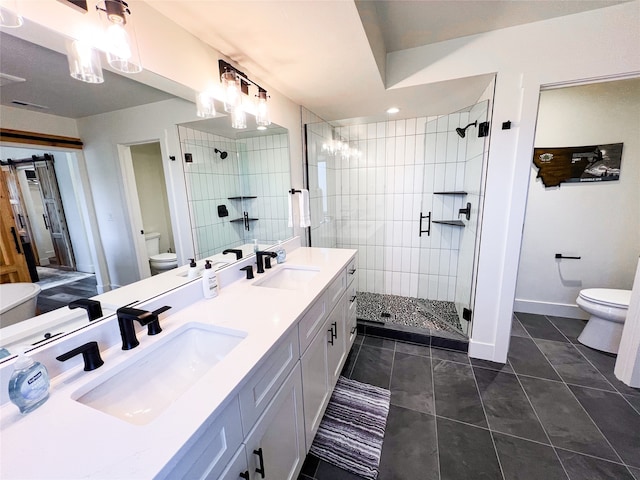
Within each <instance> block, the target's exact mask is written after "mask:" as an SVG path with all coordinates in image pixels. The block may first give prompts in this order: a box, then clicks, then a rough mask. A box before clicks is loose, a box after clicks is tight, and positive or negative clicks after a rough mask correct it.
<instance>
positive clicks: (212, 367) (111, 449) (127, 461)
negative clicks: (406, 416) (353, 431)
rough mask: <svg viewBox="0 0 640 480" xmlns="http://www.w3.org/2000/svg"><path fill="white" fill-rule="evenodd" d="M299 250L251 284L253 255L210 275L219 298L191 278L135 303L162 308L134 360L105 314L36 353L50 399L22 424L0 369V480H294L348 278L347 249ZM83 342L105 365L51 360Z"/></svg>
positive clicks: (336, 344) (352, 324) (321, 392)
mask: <svg viewBox="0 0 640 480" xmlns="http://www.w3.org/2000/svg"><path fill="white" fill-rule="evenodd" d="M292 245H293V247H292ZM296 246H297V245H295V244H294V243H291V244H289V245H288V246H287V254H288V256H287V261H286V262H285V263H283V264H277V265H276V264H275V262H274V265H273V268H271V269H270V270H266V272H265V273H264V274H260V275H256V276H255V278H254V279H251V280H249V279H246V278H245V274H244V272H243V271H241V270H240V268H242V267H244V266H247V265H251V264H255V258H254V257H250V258H247V259H243V260H242V261H240V262H238V263H236V264H233V265H231V266H229V267H227V268H225V269H223V270H220V271H219V272H218V281H219V284H220V285H221V287H222V288H221V289H220V292H219V295H218V296H217V297H216V298H212V299H205V298H204V297H203V294H202V286H201V280H200V279H197V280H193V281H191V282H188V283H186V284H184V285H182V286H180V287H178V288H175V289H173V290H171V291H168V292H166V293H164V294H162V295H159V296H157V297H155V298H153V299H152V300H149V301H147V302H144V303H142V304H139V305H136V308H138V309H142V310H146V311H154V310H158V309H159V308H161V307H163V306H170V307H171V308H170V309H169V310H167V311H165V312H163V313H162V314H160V316H159V321H160V326H161V328H162V332H160V333H158V334H156V335H153V336H150V335H147V329H146V327H142V326H140V325H137V323H136V335H137V339H138V341H139V342H140V344H139V345H138V346H137V347H135V348H132V349H131V350H122V341H121V338H120V332H119V329H118V322H117V319H116V318H115V316H113V317H109V318H105V319H104V320H101V321H99V322H96V323H95V324H93V325H90V326H88V327H86V328H84V329H81V330H79V331H77V332H75V333H74V334H71V335H68V336H65V337H63V338H60V339H58V340H56V341H54V342H52V343H50V344H48V345H45V346H43V347H41V348H39V349H37V351H35V352H34V355H33V357H34V359H36V360H38V361H40V362H41V363H43V364H44V365H45V366H46V367H47V368H48V369H49V372H50V375H51V389H50V398H49V400H48V401H47V402H46V403H45V404H44V405H42V406H41V407H39V408H38V409H36V410H35V411H33V412H32V413H30V414H28V415H21V414H20V413H19V412H18V409H17V408H16V407H15V406H14V405H12V404H10V403H8V398H7V397H8V396H7V389H6V385H7V382H8V378H9V376H10V375H11V370H12V366H11V363H12V362H6V363H5V364H2V365H0V381H1V383H2V385H1V386H2V389H3V390H2V392H1V395H2V396H1V399H2V406H1V408H0V421H1V445H2V448H1V449H0V455H1V465H2V467H1V470H0V474H1V476H2V478H40V479H41V478H65V479H70V478H109V479H132V478H157V479H164V478H166V479H172V478H185V479H186V478H189V479H191V478H194V479H195V478H206V479H251V480H253V479H273V480H284V479H295V478H297V476H298V473H299V471H300V469H301V467H302V463H303V461H304V459H305V456H306V453H307V452H308V450H309V448H310V447H311V442H312V440H313V437H314V436H315V433H316V431H317V429H318V426H319V423H320V420H321V419H322V415H323V413H324V410H325V408H326V406H327V403H328V402H329V398H330V396H331V393H332V391H333V388H334V386H335V383H336V381H337V379H338V376H339V374H340V371H341V369H342V366H343V365H344V362H345V360H346V357H347V354H348V352H349V350H350V348H351V345H352V343H353V341H354V339H355V336H356V295H355V289H356V283H357V282H356V281H354V280H355V277H356V275H357V274H356V251H355V250H346V249H320V248H304V247H297V248H296ZM139 283H141V282H139ZM125 288H127V287H125ZM138 288H139V287H138ZM91 341H97V342H98V346H99V349H100V353H101V356H102V359H103V360H104V365H103V366H102V367H100V368H97V369H95V370H92V371H88V372H87V371H84V370H83V365H84V364H83V359H82V356H81V355H78V356H77V357H74V358H73V359H70V360H68V361H65V362H59V361H57V360H56V357H57V356H59V355H62V354H64V353H65V352H67V351H69V350H72V349H73V348H76V347H78V346H79V345H82V344H85V343H88V342H91Z"/></svg>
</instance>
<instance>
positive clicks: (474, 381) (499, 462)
mask: <svg viewBox="0 0 640 480" xmlns="http://www.w3.org/2000/svg"><path fill="white" fill-rule="evenodd" d="M467 358H468V357H467ZM469 366H470V368H471V377H473V383H474V385H475V386H476V392H478V398H479V399H480V406H481V407H482V413H483V414H484V419H485V421H486V422H487V427H488V430H489V437H490V438H491V444H492V445H493V451H494V452H496V460H498V468H499V469H500V473H501V474H502V479H503V480H505V479H506V477H505V476H504V469H503V468H502V462H501V461H500V454H499V453H498V447H496V441H495V439H494V438H493V434H492V433H491V424H490V423H489V417H488V416H487V410H486V409H485V408H484V400H482V394H481V393H480V387H479V386H478V380H477V379H476V374H475V373H474V371H473V366H472V365H471V360H469Z"/></svg>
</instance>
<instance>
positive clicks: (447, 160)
mask: <svg viewBox="0 0 640 480" xmlns="http://www.w3.org/2000/svg"><path fill="white" fill-rule="evenodd" d="M487 116H488V102H487V101H484V102H481V103H478V104H476V105H473V106H470V107H468V108H466V109H464V110H462V111H460V112H456V113H452V114H450V115H446V116H441V117H439V118H437V119H434V120H432V121H430V122H427V125H426V134H425V170H424V186H423V194H422V212H423V215H425V216H426V215H429V218H428V221H427V220H424V219H423V220H422V221H423V223H429V224H430V228H429V230H430V231H429V234H428V235H427V234H425V233H423V234H422V235H421V237H420V262H419V272H418V278H419V285H418V298H419V299H420V301H421V302H422V303H423V304H424V308H425V312H426V313H427V314H429V315H432V316H434V317H435V318H436V321H435V323H436V325H438V326H439V327H441V328H442V329H443V330H445V331H450V332H458V333H461V334H463V335H468V334H469V331H470V329H469V325H470V321H471V317H472V311H473V298H474V293H475V287H474V286H475V280H474V278H475V268H474V266H475V257H476V246H477V241H478V238H479V217H480V210H481V204H482V199H483V197H482V195H481V184H482V171H483V158H484V151H485V148H486V147H485V140H486V139H487V138H488V137H486V136H483V137H479V136H478V133H479V132H480V129H481V124H482V122H486V120H487ZM474 122H476V124H475V125H473V123H474ZM470 123H471V124H472V126H471V127H469V128H468V129H467V130H465V131H464V137H462V136H461V135H460V133H458V132H457V131H456V129H464V127H466V126H467V125H469V124H470Z"/></svg>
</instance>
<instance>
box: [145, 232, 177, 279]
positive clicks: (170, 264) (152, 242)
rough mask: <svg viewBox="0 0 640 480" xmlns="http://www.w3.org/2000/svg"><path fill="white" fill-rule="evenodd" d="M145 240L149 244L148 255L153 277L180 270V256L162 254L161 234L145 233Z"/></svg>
mask: <svg viewBox="0 0 640 480" xmlns="http://www.w3.org/2000/svg"><path fill="white" fill-rule="evenodd" d="M144 238H145V240H146V242H147V255H148V256H149V266H150V267H151V275H157V274H158V273H162V272H166V271H167V270H172V269H174V268H178V255H176V254H175V253H160V234H159V233H158V232H149V233H145V234H144Z"/></svg>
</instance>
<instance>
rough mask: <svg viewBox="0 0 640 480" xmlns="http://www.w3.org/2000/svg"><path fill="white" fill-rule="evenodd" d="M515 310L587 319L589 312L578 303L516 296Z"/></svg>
mask: <svg viewBox="0 0 640 480" xmlns="http://www.w3.org/2000/svg"><path fill="white" fill-rule="evenodd" d="M513 311H514V312H522V313H535V314H538V315H551V316H553V317H565V318H579V319H582V320H587V319H588V318H589V314H587V313H586V312H585V311H584V310H582V309H581V308H580V307H578V306H577V305H571V304H566V303H551V302H538V301H535V300H522V299H519V298H516V300H515V302H514V303H513Z"/></svg>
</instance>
